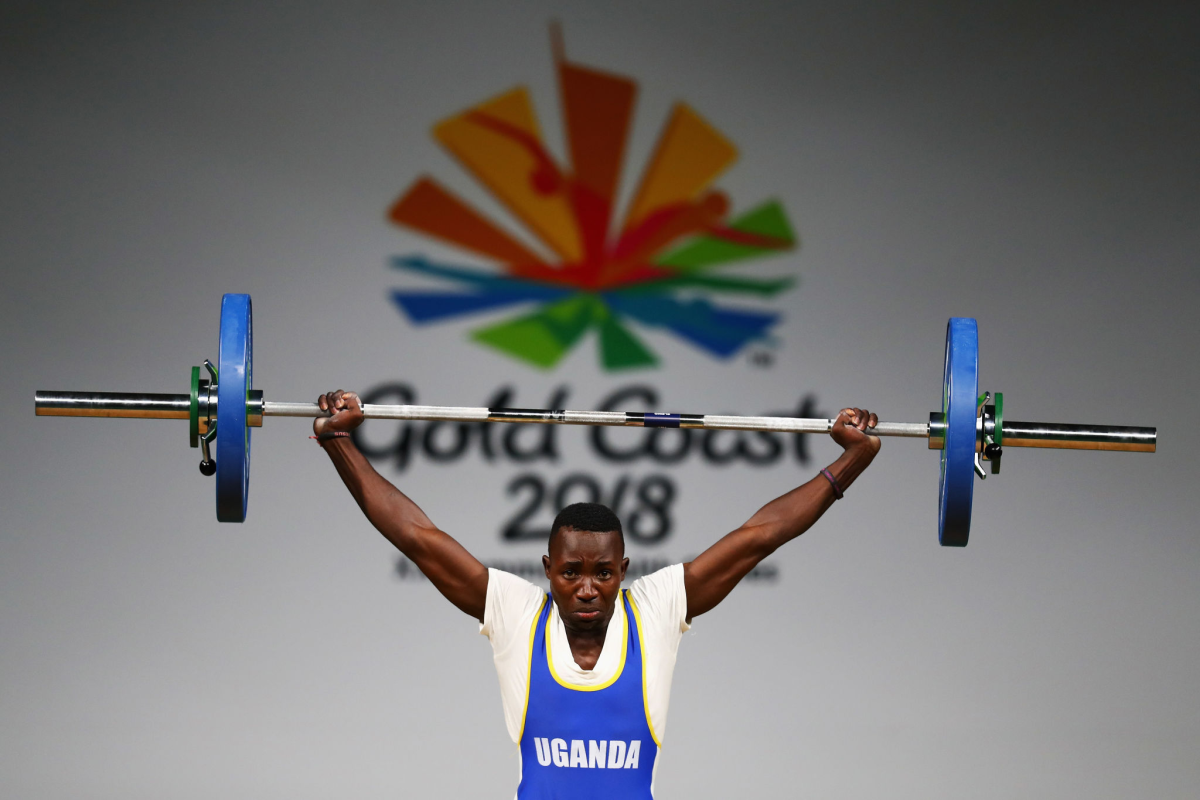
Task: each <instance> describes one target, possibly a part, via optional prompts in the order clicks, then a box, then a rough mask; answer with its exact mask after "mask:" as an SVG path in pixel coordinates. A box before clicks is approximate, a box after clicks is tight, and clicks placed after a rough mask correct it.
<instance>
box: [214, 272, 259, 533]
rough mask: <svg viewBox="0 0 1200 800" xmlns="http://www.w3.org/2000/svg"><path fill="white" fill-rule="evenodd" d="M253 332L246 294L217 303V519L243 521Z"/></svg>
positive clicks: (247, 465) (248, 485) (244, 515)
mask: <svg viewBox="0 0 1200 800" xmlns="http://www.w3.org/2000/svg"><path fill="white" fill-rule="evenodd" d="M253 362H254V332H253V326H252V325H251V309H250V295H248V294H227V295H225V296H224V297H223V298H222V299H221V350H220V355H219V356H218V358H217V454H216V459H217V521H218V522H243V521H245V519H246V500H247V497H248V495H249V493H250V428H249V427H248V426H247V425H246V397H247V395H248V393H249V391H250V389H251V388H252V387H253V380H252V366H253Z"/></svg>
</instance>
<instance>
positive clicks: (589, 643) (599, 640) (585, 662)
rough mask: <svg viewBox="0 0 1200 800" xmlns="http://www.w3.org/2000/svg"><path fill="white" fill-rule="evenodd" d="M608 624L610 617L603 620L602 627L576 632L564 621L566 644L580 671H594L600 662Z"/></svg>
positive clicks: (610, 620)
mask: <svg viewBox="0 0 1200 800" xmlns="http://www.w3.org/2000/svg"><path fill="white" fill-rule="evenodd" d="M614 613H615V611H614ZM610 622H612V617H608V618H607V619H605V620H604V624H603V625H602V626H598V627H595V628H584V629H578V630H577V629H573V628H571V627H570V626H569V625H566V624H565V621H564V624H563V627H564V628H565V629H566V632H567V643H568V644H570V645H571V657H572V658H573V659H574V660H575V663H576V664H578V665H579V668H580V669H595V667H596V662H597V661H599V660H600V653H601V651H602V650H604V638H605V636H606V635H607V634H608V624H609V623H610Z"/></svg>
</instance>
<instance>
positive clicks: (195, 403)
mask: <svg viewBox="0 0 1200 800" xmlns="http://www.w3.org/2000/svg"><path fill="white" fill-rule="evenodd" d="M220 342H221V349H220V355H219V358H218V364H217V365H216V366H214V365H213V364H212V363H211V362H208V361H205V367H206V368H207V369H208V372H209V375H210V376H211V378H212V380H202V379H201V378H200V368H199V367H193V368H192V378H191V392H190V393H189V394H146V393H129V392H58V391H38V392H37V393H36V395H35V398H34V407H35V412H36V414H37V415H38V416H68V417H120V418H135V419H179V420H184V419H186V420H189V423H190V424H189V438H190V441H191V444H192V446H193V447H196V446H199V445H201V444H202V445H203V446H204V460H203V461H202V462H201V464H200V469H201V472H203V473H204V474H206V475H211V474H213V473H214V472H215V473H216V477H217V519H218V520H219V521H222V522H242V521H243V520H245V517H246V501H247V495H248V493H249V480H250V429H251V428H254V427H261V426H262V424H263V418H264V417H302V418H309V419H311V418H314V417H319V416H325V415H327V412H324V411H322V410H321V409H320V407H319V406H318V405H317V404H316V403H284V402H275V401H269V400H266V399H264V397H263V393H262V391H261V390H258V389H254V388H253V386H252V366H253V337H252V323H251V304H250V297H249V295H238V294H227V295H225V297H224V298H223V299H222V303H221V328H220ZM978 368H979V340H978V326H977V324H976V322H975V320H974V319H970V318H963V317H955V318H952V319H951V320H950V322H949V324H948V325H947V329H946V357H945V371H944V374H943V382H942V408H941V410H940V411H934V412H932V413H931V414H930V415H929V419H928V421H926V422H880V423H879V424H878V425H876V426H875V427H874V428H870V429H869V430H868V432H869V433H872V434H874V435H876V436H891V437H901V438H916V439H925V440H926V441H927V444H928V447H929V449H932V450H940V451H941V460H942V473H941V484H940V487H939V514H938V539H939V541H940V542H941V543H942V544H943V545H951V546H964V545H966V543H967V537H968V533H969V531H970V521H971V500H972V494H973V487H974V478H975V475H978V476H979V477H980V478H984V477H986V472H985V470H984V469H983V462H990V466H991V471H992V472H993V473H995V472H998V471H999V467H1000V461H1001V455H1002V453H1003V447H1006V446H1007V447H1040V448H1057V449H1071V450H1113V451H1124V452H1149V453H1152V452H1154V451H1155V449H1156V447H1157V441H1158V435H1157V430H1156V429H1155V428H1146V427H1130V426H1115V425H1080V424H1063V423H1047V422H1018V421H1015V420H1007V419H1004V396H1003V395H1002V394H1001V393H999V392H997V393H996V395H995V397H994V398H993V397H992V395H991V394H990V393H989V392H985V393H984V394H983V395H978V396H977V393H978ZM363 414H364V416H365V417H367V418H368V419H392V420H409V421H428V422H510V423H540V424H553V425H605V426H626V427H645V428H683V429H690V430H729V431H768V432H775V433H828V432H829V431H830V430H832V429H833V425H834V422H835V420H832V419H801V418H793V417H762V416H734V415H724V414H666V413H657V412H640V411H570V410H549V409H526V408H483V407H472V406H426V405H420V406H418V405H384V404H378V403H369V404H365V405H364V406H363ZM213 438H215V439H216V442H217V445H216V451H217V458H216V461H215V463H214V461H213V460H212V458H211V456H210V453H209V446H208V445H209V442H210V441H211V440H212V439H213Z"/></svg>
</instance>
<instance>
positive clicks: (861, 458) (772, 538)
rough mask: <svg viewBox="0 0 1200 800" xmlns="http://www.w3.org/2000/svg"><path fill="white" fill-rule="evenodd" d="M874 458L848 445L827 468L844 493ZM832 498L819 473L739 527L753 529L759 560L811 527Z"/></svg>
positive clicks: (831, 501) (863, 449) (832, 492)
mask: <svg viewBox="0 0 1200 800" xmlns="http://www.w3.org/2000/svg"><path fill="white" fill-rule="evenodd" d="M874 457H875V454H874V453H872V452H870V451H869V450H867V449H865V448H851V449H849V450H845V451H843V452H842V454H841V456H839V457H838V459H837V461H834V462H833V463H832V464H830V465H829V467H828V469H829V472H830V473H831V474H832V475H833V478H834V480H836V481H837V483H838V486H840V487H841V489H842V491H843V492H844V491H846V490H847V489H849V488H850V485H851V484H853V483H854V481H855V479H857V478H858V476H859V475H861V474H862V472H863V470H865V469H866V468H867V467H868V466H869V465H870V464H871V461H872V460H873V459H874ZM835 499H836V494H835V493H834V491H833V486H832V485H831V484H830V483H829V480H828V479H827V478H826V477H825V476H824V475H821V474H819V473H818V474H817V475H816V476H815V477H813V478H812V480H810V481H808V483H805V484H804V485H802V486H798V487H796V488H795V489H793V490H792V491H790V492H788V493H787V494H785V495H783V496H782V497H777V498H776V499H774V500H772V501H771V502H769V503H767V504H766V505H765V506H763V507H762V508H760V509H759V510H758V511H757V512H756V513H755V514H754V516H752V517H751V518H750V519H749V520H747V521H746V524H745V525H744V526H742V530H745V529H751V530H754V531H756V533H757V535H756V536H755V537H754V538H755V540H756V543H757V544H758V545H759V547H760V548H761V549H764V550H765V552H763V553H762V555H761V556H760V559H761V558H766V557H767V556H768V555H770V554H771V553H773V552H775V550H776V549H778V548H779V547H781V546H782V545H784V544H786V543H787V542H789V541H791V540H792V539H795V538H796V537H797V536H799V535H800V534H802V533H804V532H805V531H807V530H808V529H809V528H811V527H812V526H813V524H814V523H816V521H817V520H818V519H820V518H821V515H823V514H824V513H825V512H826V511H828V510H829V507H830V506H832V505H833V503H834V500H835ZM736 533H738V531H734V533H733V534H730V536H733V535H734V534H736Z"/></svg>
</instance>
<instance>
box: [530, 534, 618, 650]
mask: <svg viewBox="0 0 1200 800" xmlns="http://www.w3.org/2000/svg"><path fill="white" fill-rule="evenodd" d="M542 565H543V566H544V567H545V568H546V577H547V578H549V579H550V595H551V597H553V598H554V602H555V604H557V605H558V613H559V614H560V615H561V616H562V620H563V624H564V625H565V626H566V627H567V630H571V631H594V630H606V629H607V628H608V621H609V620H610V619H612V615H613V611H615V610H616V607H617V596H618V595H619V593H620V591H621V581H622V580H624V579H625V570H626V568H628V566H629V559H628V558H625V553H624V551H623V548H622V547H621V537H620V535H619V534H618V533H617V532H616V531H609V532H606V533H598V532H595V531H577V530H575V529H574V528H559V530H558V533H557V534H555V536H554V537H553V539H551V541H550V555H548V556H542Z"/></svg>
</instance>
